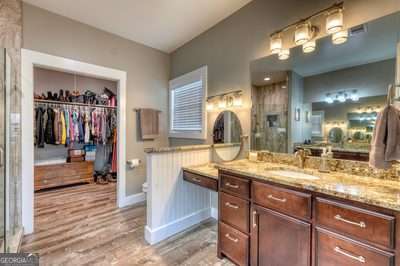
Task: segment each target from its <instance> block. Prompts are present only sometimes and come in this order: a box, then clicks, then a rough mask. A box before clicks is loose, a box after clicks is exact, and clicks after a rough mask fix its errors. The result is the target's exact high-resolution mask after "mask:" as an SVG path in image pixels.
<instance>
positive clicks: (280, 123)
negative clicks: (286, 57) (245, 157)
mask: <svg viewBox="0 0 400 266" xmlns="http://www.w3.org/2000/svg"><path fill="white" fill-rule="evenodd" d="M288 97H289V92H288V86H287V82H286V81H283V82H279V83H274V84H271V85H266V86H262V87H256V86H254V87H253V89H252V101H253V108H252V125H251V127H252V129H251V131H252V133H251V134H252V138H251V139H252V141H251V149H252V150H269V151H273V152H283V153H286V152H287V146H288V143H287V140H288V138H287V134H288V133H287V129H288V102H289V99H288Z"/></svg>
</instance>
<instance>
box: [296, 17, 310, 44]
mask: <svg viewBox="0 0 400 266" xmlns="http://www.w3.org/2000/svg"><path fill="white" fill-rule="evenodd" d="M311 35H312V32H311V26H310V23H309V22H304V23H301V24H299V25H297V26H296V31H295V32H294V42H295V43H296V44H297V45H302V44H304V43H306V42H308V41H309V40H311Z"/></svg>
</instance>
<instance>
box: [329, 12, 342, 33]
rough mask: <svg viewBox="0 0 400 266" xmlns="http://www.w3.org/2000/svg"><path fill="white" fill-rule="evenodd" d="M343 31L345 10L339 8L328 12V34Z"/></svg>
mask: <svg viewBox="0 0 400 266" xmlns="http://www.w3.org/2000/svg"><path fill="white" fill-rule="evenodd" d="M342 29H343V9H342V8H338V9H334V10H332V11H329V12H328V16H327V17H326V32H327V33H328V34H333V33H336V32H338V31H341V30H342Z"/></svg>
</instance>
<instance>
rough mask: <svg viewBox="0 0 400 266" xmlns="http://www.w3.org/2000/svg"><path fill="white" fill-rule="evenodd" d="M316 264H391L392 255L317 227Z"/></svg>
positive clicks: (331, 265) (350, 265) (383, 265)
mask: <svg viewBox="0 0 400 266" xmlns="http://www.w3.org/2000/svg"><path fill="white" fill-rule="evenodd" d="M315 254H316V255H315V256H316V258H315V261H316V265H317V266H336V265H346V266H357V265H366V266H392V265H393V261H394V255H393V254H391V253H388V252H385V251H382V250H379V249H376V248H373V247H370V246H368V245H365V244H362V243H359V242H357V241H354V240H351V239H348V238H345V237H342V236H340V235H338V234H335V233H332V232H329V231H327V230H324V229H321V228H317V235H316V252H315Z"/></svg>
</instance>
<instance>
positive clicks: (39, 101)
mask: <svg viewBox="0 0 400 266" xmlns="http://www.w3.org/2000/svg"><path fill="white" fill-rule="evenodd" d="M35 103H48V104H59V105H74V106H85V107H93V108H109V109H117V107H115V106H107V105H96V104H87V103H73V102H60V101H51V100H39V99H35Z"/></svg>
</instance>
